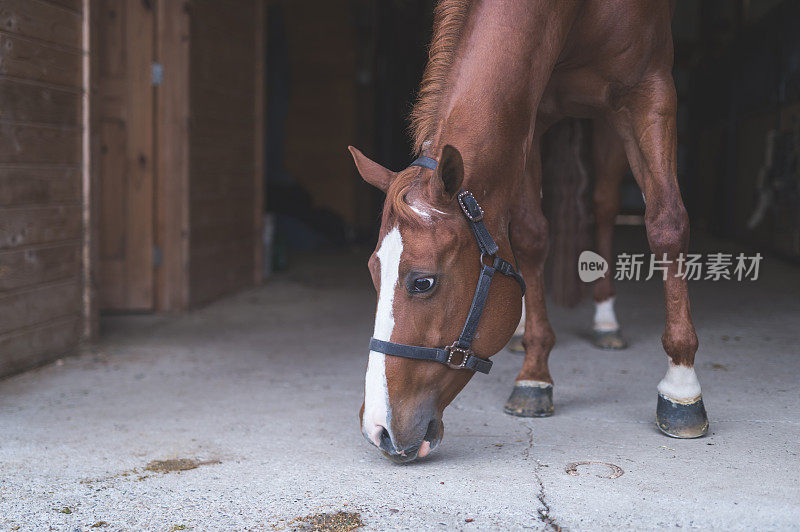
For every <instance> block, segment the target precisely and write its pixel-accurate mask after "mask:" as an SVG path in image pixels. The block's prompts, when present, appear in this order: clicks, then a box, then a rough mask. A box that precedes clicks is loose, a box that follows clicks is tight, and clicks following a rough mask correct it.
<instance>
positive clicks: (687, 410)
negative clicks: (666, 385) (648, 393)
mask: <svg viewBox="0 0 800 532" xmlns="http://www.w3.org/2000/svg"><path fill="white" fill-rule="evenodd" d="M656 425H658V428H659V430H660V431H661V432H663V433H664V434H666V435H667V436H671V437H673V438H699V437H701V436H705V435H706V433H708V416H707V415H706V408H705V406H703V397H702V396H700V397H698V398H697V399H696V400H694V401H692V402H690V403H685V402H677V401H673V400H672V399H670V398H668V397H666V396H664V395H662V394H658V406H657V407H656Z"/></svg>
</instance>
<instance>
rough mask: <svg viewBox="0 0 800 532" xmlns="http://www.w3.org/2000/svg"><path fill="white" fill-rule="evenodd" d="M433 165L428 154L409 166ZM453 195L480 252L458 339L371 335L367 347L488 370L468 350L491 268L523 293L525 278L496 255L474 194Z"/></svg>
mask: <svg viewBox="0 0 800 532" xmlns="http://www.w3.org/2000/svg"><path fill="white" fill-rule="evenodd" d="M436 165H437V163H436V160H435V159H431V158H430V157H420V158H419V159H417V160H415V161H414V162H413V163H411V166H422V167H423V168H429V169H431V170H433V169H435V168H436ZM457 199H458V204H459V206H460V207H461V211H462V213H463V214H464V217H465V218H466V219H467V223H469V228H470V229H471V230H472V234H473V235H474V236H475V240H476V241H477V243H478V248H479V249H480V252H481V258H480V261H481V272H480V275H479V277H478V286H477V287H476V288H475V295H474V296H473V297H472V304H471V305H470V307H469V314H467V320H466V322H465V323H464V327H463V329H461V334H460V335H459V337H458V340H456V341H455V342H453V343H452V344H451V345H449V346H447V347H444V348H440V347H420V346H415V345H405V344H398V343H395V342H389V341H386V340H378V339H377V338H371V339H370V341H369V349H370V351H376V352H378V353H384V354H387V355H392V356H398V357H403V358H412V359H416V360H432V361H434V362H439V363H441V364H445V365H447V366H449V367H451V368H453V369H470V370H473V371H479V372H481V373H489V370H490V369H491V368H492V361H491V360H486V359H483V358H480V357H478V356H476V355H475V353H474V352H473V351H472V341H473V340H474V339H475V332H476V331H477V329H478V323H479V322H480V320H481V315H482V314H483V309H484V308H485V307H486V299H487V298H488V296H489V288H490V287H491V284H492V278H493V277H494V274H495V272H500V273H501V274H502V275H505V276H507V277H511V278H512V279H514V280H515V281H517V282H518V283H519V286H520V288H521V289H522V295H525V281H524V280H523V279H522V276H521V275H520V274H519V273H518V272H517V271H516V269H515V268H514V266H513V265H512V264H511V263H510V262H508V261H506V260H503V259H501V258H500V257H498V256H497V250H498V247H497V243H496V242H495V241H494V239H493V238H492V235H491V234H490V233H489V230H488V229H487V228H486V225H485V224H484V223H483V209H481V206H480V205H479V204H478V201H477V200H476V199H475V197H474V196H473V195H472V194H471V193H470V192H469V191H467V190H462V191H461V192H459V193H458V198H457ZM485 258H492V264H491V265H487V264H485V262H484V259H485Z"/></svg>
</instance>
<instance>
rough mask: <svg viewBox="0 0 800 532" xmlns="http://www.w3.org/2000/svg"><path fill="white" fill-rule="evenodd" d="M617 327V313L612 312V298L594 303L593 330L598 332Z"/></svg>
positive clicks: (613, 329)
mask: <svg viewBox="0 0 800 532" xmlns="http://www.w3.org/2000/svg"><path fill="white" fill-rule="evenodd" d="M617 329H619V323H617V315H616V314H615V313H614V298H613V297H610V298H608V299H606V300H605V301H601V302H599V303H595V304H594V330H595V331H600V332H607V331H616V330H617Z"/></svg>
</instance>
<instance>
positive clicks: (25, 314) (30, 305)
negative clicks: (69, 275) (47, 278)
mask: <svg viewBox="0 0 800 532" xmlns="http://www.w3.org/2000/svg"><path fill="white" fill-rule="evenodd" d="M80 310H81V286H80V281H79V280H77V279H71V280H69V281H67V282H65V283H60V284H46V285H41V286H37V287H35V288H32V289H30V290H25V291H22V292H11V293H8V294H5V295H1V296H0V334H4V333H8V332H11V331H14V330H17V329H21V328H23V327H31V326H34V325H39V324H42V323H47V322H49V321H53V320H56V319H58V318H63V317H65V316H78V315H79V314H80Z"/></svg>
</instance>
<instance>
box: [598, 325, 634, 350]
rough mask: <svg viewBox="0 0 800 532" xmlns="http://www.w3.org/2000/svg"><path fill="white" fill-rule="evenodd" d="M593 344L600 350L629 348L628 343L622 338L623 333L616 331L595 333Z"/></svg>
mask: <svg viewBox="0 0 800 532" xmlns="http://www.w3.org/2000/svg"><path fill="white" fill-rule="evenodd" d="M592 344H594V346H595V347H599V348H600V349H608V350H617V349H625V348H626V347H628V342H626V341H625V339H624V338H623V337H622V332H621V331H620V330H619V329H617V330H616V331H594V338H593V339H592Z"/></svg>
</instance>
